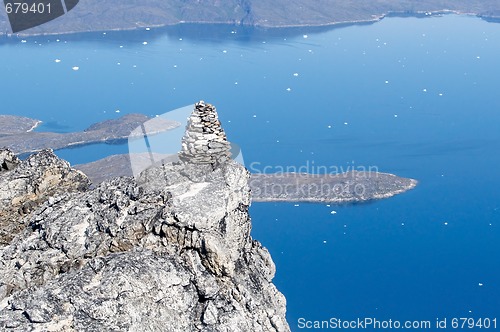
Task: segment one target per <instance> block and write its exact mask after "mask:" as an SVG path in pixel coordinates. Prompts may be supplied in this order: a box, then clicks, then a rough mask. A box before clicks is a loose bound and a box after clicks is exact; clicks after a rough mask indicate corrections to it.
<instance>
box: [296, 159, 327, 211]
mask: <svg viewBox="0 0 500 332" xmlns="http://www.w3.org/2000/svg"><path fill="white" fill-rule="evenodd" d="M300 152H302V150H300ZM326 207H330V204H326Z"/></svg>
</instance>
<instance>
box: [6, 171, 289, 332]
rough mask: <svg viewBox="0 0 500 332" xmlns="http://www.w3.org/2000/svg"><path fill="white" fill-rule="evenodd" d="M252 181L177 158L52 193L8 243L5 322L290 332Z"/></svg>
mask: <svg viewBox="0 0 500 332" xmlns="http://www.w3.org/2000/svg"><path fill="white" fill-rule="evenodd" d="M21 167H22V164H21V165H20V166H18V168H16V169H15V171H17V170H18V169H20V168H21ZM32 171H34V170H32ZM12 172H14V171H11V172H8V173H7V174H10V173H12ZM39 176H40V178H41V179H43V178H44V177H43V175H39ZM248 178H249V174H248V171H247V170H246V169H245V168H244V167H243V166H241V165H239V164H237V163H236V162H233V161H228V162H227V163H225V164H224V165H219V166H218V167H214V166H213V165H209V164H207V165H194V164H189V163H181V162H177V163H169V164H165V165H162V166H160V167H156V168H151V169H149V170H147V171H145V172H144V173H143V174H142V175H141V177H140V178H139V179H138V180H137V182H136V181H135V180H134V179H133V178H129V177H122V178H116V179H113V180H108V181H104V182H103V183H101V184H100V185H98V186H97V187H96V188H95V189H92V190H88V191H85V192H78V191H74V192H72V193H69V192H68V193H64V194H59V195H58V196H53V199H48V198H47V199H46V201H45V202H44V203H42V204H41V205H40V206H38V207H36V208H35V210H34V212H32V213H31V214H29V215H27V216H25V217H24V219H23V223H24V224H26V225H27V226H28V227H26V228H24V229H23V230H22V232H21V233H19V234H18V235H17V236H16V237H15V238H14V239H13V240H12V241H10V243H9V244H8V245H7V246H5V247H4V248H1V249H0V329H1V330H13V331H34V330H38V331H75V330H76V331H252V332H253V331H289V327H288V325H287V322H286V319H285V307H286V302H285V299H284V297H283V295H282V294H281V293H279V292H278V290H277V289H276V287H275V286H274V285H273V284H272V282H271V280H272V278H273V277H274V273H275V267H274V264H273V262H272V260H271V257H270V255H269V253H268V252H267V250H266V249H265V248H263V247H262V246H261V245H260V244H259V243H258V242H257V241H255V240H253V239H252V238H251V237H250V229H251V223H250V218H249V215H248V206H249V204H250V190H249V186H248ZM4 185H5V184H4Z"/></svg>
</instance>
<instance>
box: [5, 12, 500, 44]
mask: <svg viewBox="0 0 500 332" xmlns="http://www.w3.org/2000/svg"><path fill="white" fill-rule="evenodd" d="M452 14H454V15H460V16H471V17H477V18H480V19H482V20H485V21H487V22H493V23H494V22H497V21H500V16H495V15H484V14H481V13H479V12H471V11H462V10H455V9H440V10H431V11H423V10H422V11H421V10H417V11H387V12H386V13H383V14H372V15H371V16H372V17H371V18H367V19H353V20H341V21H331V22H326V23H319V22H318V23H316V24H313V23H308V24H267V23H266V22H256V23H251V24H249V23H244V22H238V21H234V20H227V21H198V20H192V21H190V20H180V21H177V22H173V23H165V24H145V23H144V22H141V24H138V23H136V26H128V27H116V28H108V29H86V30H68V31H58V32H34V33H33V32H32V33H23V32H21V33H16V34H14V33H8V32H0V37H4V38H12V39H14V38H30V37H41V36H65V35H75V34H86V33H99V32H102V33H105V32H121V31H123V32H125V31H140V30H141V29H161V28H169V27H170V28H173V27H182V26H183V25H193V24H197V25H221V26H224V25H227V26H241V27H247V28H255V29H270V30H273V29H297V28H331V29H335V28H340V27H347V26H352V25H359V24H374V23H377V22H380V21H382V20H383V19H385V18H390V17H416V18H424V17H432V16H440V15H452Z"/></svg>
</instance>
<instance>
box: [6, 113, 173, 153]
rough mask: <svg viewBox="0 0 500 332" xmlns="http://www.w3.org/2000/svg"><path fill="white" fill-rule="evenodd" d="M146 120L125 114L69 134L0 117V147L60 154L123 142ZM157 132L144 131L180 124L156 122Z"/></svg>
mask: <svg viewBox="0 0 500 332" xmlns="http://www.w3.org/2000/svg"><path fill="white" fill-rule="evenodd" d="M149 119H150V118H149V117H147V116H146V115H143V114H127V115H124V116H123V117H121V118H118V119H114V120H107V121H103V122H99V123H96V124H93V125H92V126H90V127H89V128H87V129H85V130H84V131H80V132H73V133H53V132H38V131H33V129H34V128H36V126H38V124H40V123H41V122H42V121H40V120H35V119H30V118H25V117H19V116H13V115H0V147H6V148H8V149H10V150H11V151H13V152H14V153H15V154H26V153H33V152H37V151H41V150H44V149H52V150H60V149H64V148H67V147H76V146H82V145H88V144H95V143H112V142H116V141H121V140H126V139H128V138H129V136H130V135H131V133H132V131H133V130H134V129H135V128H137V127H138V126H140V125H141V124H142V123H144V122H145V121H147V120H149ZM154 124H155V125H156V126H157V128H156V129H155V128H152V127H150V128H148V130H149V131H150V133H151V134H154V133H155V132H161V131H165V130H170V129H173V128H176V127H178V126H179V125H180V123H178V122H176V121H167V120H163V119H159V118H157V119H156V121H155V122H154Z"/></svg>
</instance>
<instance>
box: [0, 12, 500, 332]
mask: <svg viewBox="0 0 500 332" xmlns="http://www.w3.org/2000/svg"><path fill="white" fill-rule="evenodd" d="M0 54H1V58H2V63H1V64H0V77H1V78H2V80H0V91H1V92H0V94H1V97H2V104H1V105H2V106H1V109H2V111H1V113H7V114H19V115H23V116H29V117H34V118H38V119H41V120H43V121H44V124H43V125H42V126H41V127H40V128H38V130H56V131H60V132H64V131H73V130H83V129H85V128H86V127H88V126H89V125H90V124H92V123H94V122H97V121H102V120H105V119H109V118H116V117H118V116H121V115H123V114H126V113H134V112H140V113H144V114H147V115H151V116H154V115H156V114H162V113H165V112H167V111H169V110H172V109H175V108H178V107H182V106H184V105H189V104H192V103H194V102H196V101H197V100H199V99H205V100H206V101H208V102H211V103H213V104H215V105H216V106H217V109H218V112H219V115H220V117H221V120H222V123H223V126H224V128H225V129H226V131H227V134H228V137H229V139H230V140H232V141H234V142H236V143H238V144H239V145H240V146H241V148H242V151H243V155H244V158H245V163H246V166H247V167H248V168H250V169H251V171H253V172H259V171H268V172H269V171H273V170H280V169H281V168H282V167H286V166H296V167H300V166H306V167H308V168H309V170H310V171H312V172H315V171H316V170H324V167H330V166H335V167H337V168H341V167H342V168H344V169H347V168H348V167H356V168H363V167H368V166H375V167H377V168H378V170H379V171H382V172H389V173H394V174H397V175H400V176H405V177H411V178H415V179H417V180H419V185H418V187H417V188H416V189H415V190H413V191H410V192H408V193H405V194H402V195H399V196H396V197H393V198H390V199H386V200H382V201H377V202H372V203H368V204H356V205H343V206H335V205H331V206H327V205H326V204H298V205H297V204H294V203H279V204H274V203H259V204H253V206H252V207H251V215H252V221H253V233H252V235H253V236H254V237H255V238H256V239H258V240H259V241H261V242H262V243H263V244H264V245H265V246H266V247H267V248H268V249H269V251H270V253H271V254H272V257H273V259H274V261H275V263H276V266H277V273H276V277H275V279H274V282H275V284H276V285H277V287H278V289H279V290H280V291H282V292H283V293H284V294H285V296H286V298H287V308H288V313H287V317H288V321H289V323H290V326H291V328H292V331H299V330H301V329H300V326H299V324H298V320H299V319H300V318H304V319H306V320H329V319H330V318H332V317H337V318H340V319H343V320H350V319H356V318H364V317H373V318H376V319H379V320H384V319H392V320H400V321H405V320H429V321H431V322H432V323H433V324H435V321H436V319H438V318H439V319H444V318H448V320H451V319H452V318H454V317H474V318H484V317H489V318H491V319H493V318H497V320H498V319H500V244H499V239H500V199H499V198H500V196H499V194H500V192H499V189H498V188H499V185H500V175H499V172H498V165H499V164H500V153H499V147H500V133H499V128H500V98H499V95H498V87H499V86H500V66H498V59H500V24H497V23H488V22H485V21H483V20H480V19H477V18H472V17H466V16H455V15H447V16H443V17H431V18H425V19H417V18H388V19H384V20H382V21H381V22H378V23H376V24H373V25H359V26H356V25H354V26H348V27H342V28H338V29H330V30H328V29H323V30H318V29H310V28H303V29H297V30H275V31H265V30H264V31H262V30H252V29H245V28H241V27H231V26H210V27H204V26H185V27H181V28H170V29H160V30H154V29H152V30H150V31H146V30H144V31H138V32H112V33H106V34H103V33H93V34H82V35H73V36H58V37H57V36H52V37H32V38H27V39H26V40H25V41H21V39H15V40H13V39H3V40H2V44H1V45H0ZM56 60H57V61H56ZM76 67H78V68H76ZM76 69H78V70H76ZM126 151H127V147H126V146H125V145H105V144H102V145H94V146H89V147H84V148H78V149H70V150H64V151H60V152H59V154H60V155H61V156H62V157H64V158H66V159H68V160H69V161H71V162H72V163H81V162H88V161H92V160H95V159H97V158H101V157H103V156H105V155H108V154H112V153H126ZM321 167H323V168H321ZM332 211H335V212H336V213H332ZM498 323H500V322H498ZM448 328H450V322H449V323H448Z"/></svg>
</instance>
